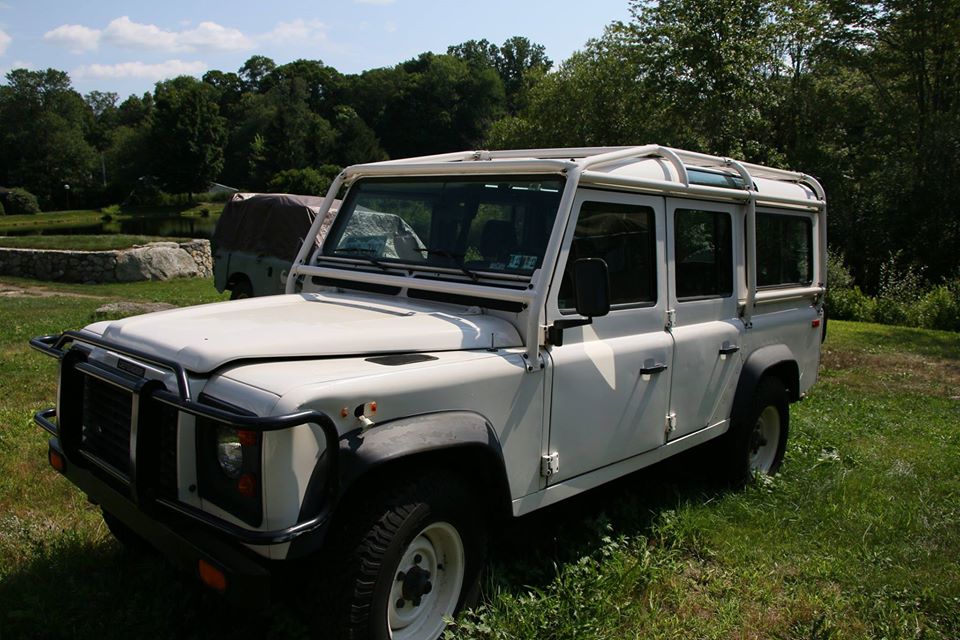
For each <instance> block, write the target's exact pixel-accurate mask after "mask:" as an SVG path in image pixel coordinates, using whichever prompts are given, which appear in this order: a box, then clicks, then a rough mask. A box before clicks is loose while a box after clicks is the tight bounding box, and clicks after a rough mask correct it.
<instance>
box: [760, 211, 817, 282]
mask: <svg viewBox="0 0 960 640" xmlns="http://www.w3.org/2000/svg"><path fill="white" fill-rule="evenodd" d="M812 238H813V223H812V222H811V221H810V218H804V217H801V216H789V215H778V214H773V213H762V212H759V211H758V212H757V286H759V287H777V286H782V285H808V284H810V283H812V282H813V242H812Z"/></svg>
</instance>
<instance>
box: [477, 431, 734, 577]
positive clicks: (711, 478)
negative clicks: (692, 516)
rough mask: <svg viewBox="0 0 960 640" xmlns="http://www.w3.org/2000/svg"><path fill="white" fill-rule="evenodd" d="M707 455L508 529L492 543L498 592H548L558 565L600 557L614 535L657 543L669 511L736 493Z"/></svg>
mask: <svg viewBox="0 0 960 640" xmlns="http://www.w3.org/2000/svg"><path fill="white" fill-rule="evenodd" d="M709 456H710V448H709V446H706V447H704V446H701V447H698V448H695V449H693V450H690V451H687V452H685V453H682V454H679V455H677V456H674V457H672V458H668V459H667V460H664V461H663V462H660V463H658V464H655V465H653V466H651V467H647V468H645V469H642V470H640V471H637V472H636V473H633V474H631V475H629V476H627V477H624V478H621V479H619V480H615V481H613V482H611V483H608V484H606V485H603V486H601V487H598V488H596V489H593V490H590V491H587V492H585V493H583V494H580V495H578V496H576V497H574V498H571V499H568V500H566V501H564V502H562V503H559V504H557V505H553V506H550V507H547V508H545V509H541V510H539V511H536V512H534V513H532V514H530V515H528V516H524V517H521V518H518V519H516V520H514V521H512V522H510V523H508V525H507V526H506V527H504V528H503V529H502V530H501V531H499V532H498V533H497V534H496V535H495V536H494V537H493V539H492V544H491V549H490V553H491V557H490V560H491V571H490V579H491V581H492V583H493V586H494V587H495V589H496V590H499V591H501V592H508V593H522V592H526V591H528V590H529V589H530V588H531V587H532V588H537V589H540V588H543V587H546V586H547V584H549V583H550V582H551V581H552V580H553V579H554V577H555V576H556V574H557V566H559V565H560V564H565V563H570V562H575V561H577V560H578V559H580V558H583V557H584V556H589V555H595V554H597V553H598V552H599V551H600V549H601V548H602V547H603V546H604V545H605V544H607V540H609V538H610V537H614V538H615V537H618V536H628V537H647V538H650V537H653V536H654V534H655V531H654V528H655V523H656V522H657V520H658V518H659V516H660V515H661V514H662V513H663V512H664V511H667V510H671V509H674V508H676V507H677V506H679V505H682V504H685V503H704V502H708V501H710V500H712V499H714V498H716V497H717V496H720V495H722V494H724V493H727V492H729V491H731V490H736V489H732V488H731V487H730V486H729V485H725V484H723V483H721V482H720V481H718V479H717V477H716V475H715V473H714V472H713V469H712V466H711V464H710V460H709ZM488 584H489V583H488Z"/></svg>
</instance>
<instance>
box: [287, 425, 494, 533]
mask: <svg viewBox="0 0 960 640" xmlns="http://www.w3.org/2000/svg"><path fill="white" fill-rule="evenodd" d="M327 461H328V458H327V456H325V455H321V456H320V459H319V460H318V461H317V463H316V465H315V467H314V470H313V473H312V475H311V477H310V480H309V482H308V483H307V489H306V492H305V494H304V499H303V502H302V504H301V506H300V520H303V519H305V518H309V517H312V515H313V514H314V513H316V512H317V511H318V509H319V508H320V507H321V504H322V501H323V497H324V495H325V494H326V492H325V491H324V490H323V487H324V484H325V482H326V478H327V475H328V462H327ZM337 466H338V476H339V490H338V492H337V507H336V509H335V510H334V513H333V520H334V522H335V521H336V520H337V516H338V512H341V511H343V510H344V509H345V508H346V507H349V505H350V504H352V502H354V501H355V500H362V497H356V498H355V496H358V495H360V494H363V492H364V490H365V489H369V488H370V487H371V486H372V485H377V484H378V483H383V482H391V481H392V478H396V477H399V476H400V475H401V474H414V473H425V472H426V471H427V470H428V469H438V468H439V469H449V470H451V471H453V472H455V473H456V474H457V475H459V476H461V477H462V478H463V479H464V482H465V483H466V484H467V485H468V486H469V487H470V488H471V489H472V490H476V491H478V492H481V495H478V496H477V497H478V504H480V502H479V500H480V498H481V497H482V498H483V499H484V500H485V502H486V504H484V505H483V506H485V507H487V508H488V509H489V510H490V511H491V512H492V515H494V516H497V517H508V516H509V515H510V514H511V513H512V511H511V494H510V485H509V480H508V478H507V470H506V464H505V462H504V459H503V451H502V449H501V447H500V441H499V439H498V438H497V434H496V432H495V431H494V430H493V427H492V425H491V424H490V422H489V421H488V420H487V419H486V418H484V417H483V416H482V415H480V414H479V413H475V412H472V411H444V412H438V413H429V414H422V415H416V416H409V417H405V418H399V419H397V420H392V421H390V422H384V423H380V424H377V425H376V426H375V427H373V428H371V429H370V430H369V431H367V432H366V433H363V434H361V433H360V432H359V430H358V431H355V432H352V433H351V434H349V435H347V436H345V437H344V438H342V439H341V441H340V451H339V455H338V456H337ZM334 526H335V524H334ZM298 546H299V545H298ZM299 551H300V550H299V549H298V552H299Z"/></svg>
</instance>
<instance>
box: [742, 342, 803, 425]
mask: <svg viewBox="0 0 960 640" xmlns="http://www.w3.org/2000/svg"><path fill="white" fill-rule="evenodd" d="M765 377H774V378H777V379H779V380H780V381H781V382H782V383H783V386H784V388H786V390H787V398H788V400H789V401H790V402H796V401H797V400H799V399H800V365H799V364H798V363H797V359H796V357H795V356H794V355H793V352H792V351H790V348H789V347H787V346H786V345H783V344H771V345H767V346H765V347H761V348H759V349H757V350H756V351H754V352H753V353H751V354H750V355H749V356H748V357H747V360H746V362H744V364H743V370H742V371H741V373H740V380H739V381H738V382H737V391H736V393H735V395H734V398H733V410H732V411H731V415H732V417H733V418H737V417H739V416H745V415H747V413H748V412H749V409H750V403H751V401H752V400H753V396H754V395H755V394H756V391H757V387H758V386H759V385H760V381H761V380H762V379H763V378H765Z"/></svg>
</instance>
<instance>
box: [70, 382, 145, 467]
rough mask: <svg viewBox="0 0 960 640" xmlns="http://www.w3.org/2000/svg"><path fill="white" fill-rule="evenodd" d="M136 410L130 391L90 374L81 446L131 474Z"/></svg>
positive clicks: (85, 393)
mask: <svg viewBox="0 0 960 640" xmlns="http://www.w3.org/2000/svg"><path fill="white" fill-rule="evenodd" d="M132 413H133V396H132V395H131V393H130V392H129V391H127V390H125V389H121V388H119V387H116V386H114V385H112V384H108V383H106V382H103V381H101V380H98V379H96V378H93V377H90V376H86V377H85V381H84V385H83V421H82V431H81V438H80V448H81V449H82V450H83V451H86V452H87V453H90V454H92V455H94V456H96V457H97V458H98V459H99V460H101V461H102V462H105V463H107V464H108V465H110V466H111V467H113V468H114V469H116V470H117V471H119V472H120V473H122V474H123V475H129V473H130V423H131V421H132V419H133V415H132Z"/></svg>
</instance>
